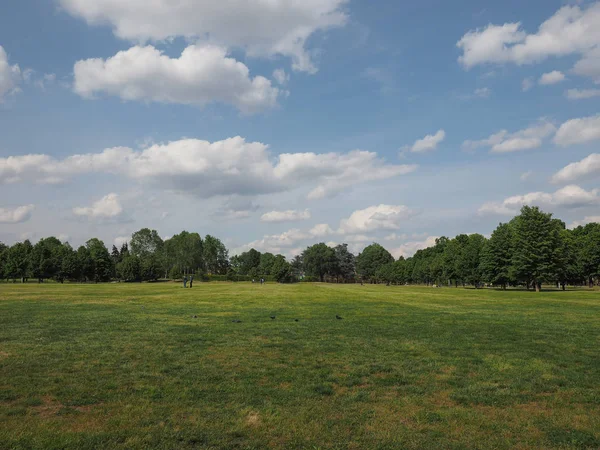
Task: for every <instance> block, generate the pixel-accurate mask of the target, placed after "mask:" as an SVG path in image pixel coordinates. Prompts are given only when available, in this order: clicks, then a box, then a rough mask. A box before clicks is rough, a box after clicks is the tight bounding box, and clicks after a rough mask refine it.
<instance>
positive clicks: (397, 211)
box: [339, 205, 416, 234]
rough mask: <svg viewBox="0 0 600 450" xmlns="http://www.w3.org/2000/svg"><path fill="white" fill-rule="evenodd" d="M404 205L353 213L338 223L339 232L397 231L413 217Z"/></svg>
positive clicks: (381, 206) (375, 207) (380, 206)
mask: <svg viewBox="0 0 600 450" xmlns="http://www.w3.org/2000/svg"><path fill="white" fill-rule="evenodd" d="M415 214H416V213H415V211H413V210H411V209H409V208H408V207H406V206H404V205H378V206H371V207H369V208H366V209H361V210H358V211H354V212H353V213H352V214H351V215H350V217H349V218H347V219H343V220H342V221H341V222H340V229H339V232H340V233H342V234H353V233H361V232H368V231H375V230H397V229H399V228H400V227H401V225H402V223H403V222H404V221H406V220H408V219H409V218H411V217H413V216H414V215H415Z"/></svg>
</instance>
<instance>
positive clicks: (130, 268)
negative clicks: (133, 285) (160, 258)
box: [117, 255, 142, 281]
mask: <svg viewBox="0 0 600 450" xmlns="http://www.w3.org/2000/svg"><path fill="white" fill-rule="evenodd" d="M117 275H118V277H119V278H120V279H121V280H123V281H141V279H142V269H141V263H140V258H139V257H138V256H136V255H127V256H125V258H123V261H121V262H120V263H119V264H118V265H117Z"/></svg>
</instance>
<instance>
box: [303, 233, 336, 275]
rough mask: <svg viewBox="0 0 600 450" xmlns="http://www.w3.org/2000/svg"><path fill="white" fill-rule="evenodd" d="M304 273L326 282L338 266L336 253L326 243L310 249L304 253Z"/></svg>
mask: <svg viewBox="0 0 600 450" xmlns="http://www.w3.org/2000/svg"><path fill="white" fill-rule="evenodd" d="M302 261H303V268H304V271H305V272H306V273H307V274H308V275H309V276H311V277H315V278H318V279H319V281H321V282H323V281H325V276H327V275H331V274H332V272H333V269H334V267H335V265H336V259H335V252H334V251H333V249H332V248H330V247H328V246H327V245H326V244H324V243H320V244H315V245H313V246H310V247H308V248H307V249H306V250H304V252H303V253H302Z"/></svg>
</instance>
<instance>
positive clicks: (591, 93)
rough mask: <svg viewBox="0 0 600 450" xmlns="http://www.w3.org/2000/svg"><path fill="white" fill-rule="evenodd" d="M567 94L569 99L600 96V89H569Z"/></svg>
mask: <svg viewBox="0 0 600 450" xmlns="http://www.w3.org/2000/svg"><path fill="white" fill-rule="evenodd" d="M565 96H566V97H567V98H568V99H569V100H584V99H588V98H594V97H600V89H569V90H568V91H567V92H565Z"/></svg>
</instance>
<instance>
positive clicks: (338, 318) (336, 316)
mask: <svg viewBox="0 0 600 450" xmlns="http://www.w3.org/2000/svg"><path fill="white" fill-rule="evenodd" d="M335 318H336V319H337V320H342V319H343V317H341V316H338V315H337V314H336V315H335Z"/></svg>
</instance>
